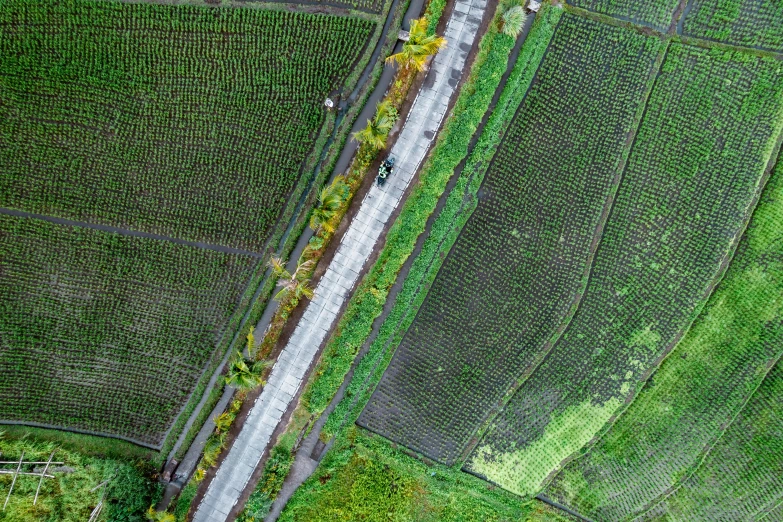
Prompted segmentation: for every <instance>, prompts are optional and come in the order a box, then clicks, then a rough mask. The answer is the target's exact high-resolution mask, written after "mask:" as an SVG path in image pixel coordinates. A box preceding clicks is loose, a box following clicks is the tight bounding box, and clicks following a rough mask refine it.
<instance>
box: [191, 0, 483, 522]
mask: <svg viewBox="0 0 783 522" xmlns="http://www.w3.org/2000/svg"><path fill="white" fill-rule="evenodd" d="M469 12H470V15H469V16H468V17H467V20H466V21H465V22H462V21H460V20H459V19H464V18H465V15H466V14H467V13H469ZM483 13H484V1H483V0H481V2H480V3H479V2H469V3H464V2H458V3H457V6H456V7H455V10H454V13H453V14H452V18H451V20H450V21H449V23H448V24H447V29H446V32H445V36H446V37H447V39H449V41H450V44H451V45H449V47H447V48H446V49H445V50H444V51H441V52H440V53H439V54H438V55H437V56H436V57H435V60H434V61H433V64H432V66H431V69H430V71H429V73H428V76H431V77H432V80H433V81H431V82H429V83H428V82H427V81H425V84H424V86H423V88H422V90H421V91H420V92H419V94H418V96H417V98H416V100H415V101H414V105H413V108H412V109H411V112H410V114H409V115H408V119H407V121H406V122H405V126H404V127H403V130H402V132H401V133H400V136H399V138H398V140H397V143H396V144H395V146H394V147H393V148H392V150H391V154H392V155H394V156H395V157H396V158H397V159H398V163H399V166H398V167H397V172H396V173H395V175H394V176H393V177H392V178H391V179H390V180H389V182H388V183H387V185H386V186H385V187H384V188H383V189H380V188H379V187H377V186H373V188H372V189H371V190H370V192H369V193H368V194H367V196H366V197H365V199H364V201H363V202H362V207H361V209H360V211H359V213H358V214H357V215H356V216H355V218H354V220H353V222H352V223H351V226H350V227H349V230H348V232H347V233H346V235H345V236H344V237H343V241H342V243H341V245H340V249H338V252H337V254H336V256H335V258H334V260H333V262H332V264H331V265H330V267H329V269H327V272H326V274H325V275H324V277H323V278H322V279H321V281H320V282H319V284H318V286H317V288H316V290H315V297H314V299H313V300H312V301H311V302H310V303H308V306H307V308H306V309H305V312H304V315H303V318H302V320H301V321H300V323H299V324H298V325H297V328H296V330H295V331H294V334H293V336H292V337H291V340H290V341H289V343H288V345H287V346H286V348H285V349H284V350H283V353H282V354H281V356H280V357H279V358H278V362H277V363H276V364H275V367H274V368H273V370H272V374H271V375H270V378H269V381H268V383H267V385H266V386H265V387H264V389H263V391H262V393H261V396H260V397H259V399H258V401H257V402H256V404H255V406H254V407H253V409H252V410H251V412H250V414H249V416H248V420H247V421H246V422H245V424H244V425H243V426H242V431H241V432H240V433H239V435H238V436H237V439H236V441H235V443H234V445H233V446H232V447H231V448H230V450H229V451H228V454H227V455H226V457H225V459H224V461H223V463H222V464H221V465H220V467H219V469H218V471H217V473H216V475H215V477H214V479H213V480H212V482H211V483H210V484H209V485H208V488H207V491H206V493H205V495H204V497H203V498H202V501H201V503H200V504H199V506H198V508H197V510H196V513H195V515H194V521H196V522H200V521H202V520H204V521H207V520H208V521H215V520H225V519H226V518H227V517H229V516H230V514H234V513H235V512H236V503H237V501H238V497H239V496H240V495H241V493H242V491H244V490H245V488H246V486H247V484H248V481H249V480H250V477H251V475H252V474H253V472H254V470H255V468H256V467H257V465H258V464H259V462H260V461H261V460H262V457H263V456H264V455H265V454H266V453H267V445H268V442H269V441H270V439H271V437H272V434H273V432H274V431H275V430H276V429H277V427H278V424H279V422H280V420H281V418H282V417H283V414H284V412H285V410H287V409H288V407H289V405H290V404H291V403H292V401H293V399H294V397H295V396H296V394H297V393H298V392H299V389H300V387H301V383H302V381H303V379H304V378H305V376H306V374H307V372H308V369H309V367H310V366H311V364H312V362H313V361H314V359H315V356H316V355H317V353H318V351H319V348H320V346H321V344H322V342H323V340H324V339H325V337H326V335H327V333H328V331H329V329H330V328H331V325H332V324H333V323H334V321H335V319H336V317H337V314H338V312H339V311H340V310H341V308H342V306H343V303H344V302H345V298H346V297H347V295H348V294H349V293H350V291H351V289H352V288H353V287H354V285H355V284H356V281H357V279H358V272H359V271H361V269H362V266H363V265H364V263H365V261H366V259H367V258H368V257H369V255H370V254H371V252H372V250H373V248H374V245H375V243H376V242H377V240H378V237H379V236H380V234H381V232H382V230H383V228H384V227H385V224H386V222H387V221H388V219H389V217H390V215H391V213H392V212H393V211H394V209H395V208H396V207H397V205H398V204H399V201H400V199H401V197H402V195H403V193H404V191H405V188H406V186H407V184H408V182H409V181H410V179H411V178H412V177H413V175H414V173H415V172H416V170H417V169H418V166H419V164H420V163H421V161H422V160H423V158H424V156H425V154H426V153H427V150H428V144H429V143H430V142H431V141H432V140H433V138H434V135H435V132H436V131H437V129H438V127H439V126H440V123H441V122H442V119H443V118H444V116H445V113H446V110H447V106H448V104H449V100H450V98H451V96H452V95H453V94H454V91H455V89H454V87H455V86H456V84H457V81H458V79H459V77H458V76H455V74H454V71H461V70H462V68H463V67H464V61H465V59H466V58H467V54H468V53H467V51H464V50H461V49H463V48H465V46H467V47H468V48H470V47H471V46H472V45H473V42H474V40H475V37H476V32H477V29H478V26H479V23H480V18H481V17H483ZM458 15H459V16H458ZM458 18H459V19H458ZM449 72H451V74H450V75H449V74H447V73H449ZM460 76H461V74H460ZM452 80H454V82H453V83H452Z"/></svg>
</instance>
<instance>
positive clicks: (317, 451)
mask: <svg viewBox="0 0 783 522" xmlns="http://www.w3.org/2000/svg"><path fill="white" fill-rule="evenodd" d="M534 19H535V13H533V15H532V16H529V17H528V19H527V21H526V24H525V27H524V29H523V32H522V33H521V35H520V37H519V39H518V40H517V42H516V44H515V46H514V49H513V50H512V52H511V54H510V55H509V61H508V66H507V68H506V71H505V73H504V74H503V77H502V79H501V81H500V83H499V84H498V87H497V89H496V90H495V94H494V96H493V98H492V101H491V102H490V105H489V109H488V110H487V112H486V113H485V114H484V117H483V118H482V120H481V123H480V124H479V126H478V128H477V130H476V132H475V134H474V135H473V138H472V139H471V142H470V145H469V146H468V153H467V154H466V158H465V159H463V160H462V161H461V162H460V163H459V165H458V166H457V168H456V169H455V171H454V175H453V176H452V177H451V179H450V180H449V182H448V184H447V186H446V189H445V190H444V192H443V196H442V197H441V198H440V199H439V200H438V204H437V206H436V208H435V211H434V212H433V213H432V214H431V215H430V217H429V218H428V220H427V224H426V225H425V230H424V232H423V233H422V234H421V235H420V236H419V238H418V240H417V242H416V246H415V247H414V250H413V252H412V253H411V255H410V256H409V257H408V258H407V260H406V261H405V263H404V264H403V267H402V269H401V270H400V272H399V274H398V276H397V280H396V282H395V284H394V285H393V286H392V287H391V288H390V289H389V293H388V296H387V299H386V303H385V305H384V309H383V312H382V313H381V314H380V315H379V316H378V317H377V318H376V319H375V321H374V322H373V326H372V332H371V333H370V335H369V336H368V337H367V340H366V341H365V342H364V344H363V346H362V348H361V350H360V351H359V353H358V354H357V355H356V358H355V359H354V362H353V364H352V366H351V369H350V370H349V372H348V373H347V374H346V376H345V379H344V380H343V383H342V385H341V386H340V388H339V390H338V391H337V393H336V394H335V396H334V398H333V399H332V401H331V402H330V403H329V406H328V407H327V408H326V409H325V410H324V412H323V413H322V414H321V415H320V417H318V419H317V420H316V421H315V422H314V423H313V427H312V429H311V430H310V432H309V434H308V435H307V437H306V438H305V439H304V440H303V441H302V444H301V446H300V447H299V449H298V451H297V452H296V454H295V460H294V464H293V466H292V468H291V472H290V473H289V475H288V476H287V477H286V480H285V482H284V484H283V486H282V489H281V490H280V493H279V494H278V495H277V497H276V499H275V501H274V504H273V506H272V508H271V511H270V514H269V515H268V516H267V518H266V519H265V520H266V522H274V521H275V520H276V519H277V517H278V516H279V515H280V513H281V512H282V510H283V508H284V507H285V504H286V503H287V501H288V499H289V498H290V497H291V496H292V495H293V494H294V492H295V491H296V489H297V488H298V487H299V486H300V485H301V484H302V483H303V482H304V481H305V480H307V478H308V477H309V476H310V475H311V474H312V473H313V472H314V471H315V469H316V467H317V465H318V463H319V462H320V461H321V459H322V458H323V456H324V455H325V454H326V452H327V451H328V450H329V449H330V448H331V445H332V441H330V442H329V443H327V444H326V445H324V444H323V443H320V444H319V440H320V434H321V429H322V428H323V426H324V424H325V423H326V420H327V418H328V417H329V415H330V414H331V413H332V411H334V408H335V407H336V406H337V404H338V403H339V402H340V401H342V400H343V397H344V396H345V391H346V389H347V387H348V384H349V383H350V382H351V379H352V378H353V374H354V371H355V369H356V366H357V365H358V364H359V362H360V361H361V360H362V359H363V357H364V356H365V355H366V354H367V352H368V350H369V348H370V345H371V344H372V342H373V341H374V340H375V338H376V337H377V336H378V333H379V332H380V328H381V325H382V324H383V323H384V321H385V320H386V318H387V317H388V316H389V314H390V312H391V310H392V308H393V307H394V304H395V300H396V298H397V295H398V294H399V292H400V290H401V289H402V286H403V282H404V281H405V279H406V277H407V275H408V272H409V271H410V269H411V266H412V265H413V262H414V260H415V259H416V258H417V257H418V255H419V254H420V253H421V249H422V247H423V245H424V242H425V241H426V240H427V238H428V236H429V235H430V231H431V229H432V225H433V223H434V222H435V221H436V220H437V219H439V217H440V212H441V210H442V209H443V207H444V206H445V204H446V200H447V199H448V197H449V194H451V191H452V189H453V188H454V186H455V185H456V184H457V180H458V179H459V177H460V176H461V174H462V171H463V169H464V167H465V162H466V161H467V158H468V157H470V155H471V153H472V152H473V150H474V148H475V146H476V143H477V142H478V138H479V136H480V135H481V132H482V131H483V129H484V127H485V125H486V123H487V120H488V119H489V117H490V115H491V114H492V112H493V110H494V108H495V106H496V105H497V102H498V99H499V98H500V94H501V93H502V92H503V88H504V87H505V85H506V81H507V79H508V77H509V75H510V74H511V71H512V69H513V68H514V64H515V62H516V58H517V56H518V55H519V51H520V49H521V47H522V44H523V43H524V40H525V37H526V35H527V33H528V31H529V30H530V27H531V26H532V25H533V21H534ZM471 177H472V176H471ZM468 185H469V184H468ZM465 197H467V189H466V191H465ZM466 202H467V200H465V201H464V202H463V206H462V207H460V210H459V211H458V214H461V212H462V210H463V209H464V206H465V204H466ZM455 220H456V218H455ZM443 241H445V238H444V239H443V240H442V241H441V243H440V245H442V244H443ZM438 250H439V251H440V246H439V247H438ZM433 261H434V259H432V260H431V261H430V266H431V265H432V262H433ZM426 271H427V272H428V271H429V269H427V270H426ZM422 286H423V285H422V284H421V283H420V284H419V286H418V289H417V290H416V294H418V293H419V292H420V291H421V290H422ZM414 297H415V296H414ZM404 319H405V316H403V318H402V320H404ZM402 320H401V321H402ZM389 345H390V342H387V343H386V346H385V347H384V350H383V352H382V353H381V354H380V356H379V358H378V362H376V367H377V364H379V363H380V360H381V359H382V358H383V354H384V353H385V352H386V349H388V347H389ZM371 373H372V372H371ZM366 384H367V381H366V380H365V382H364V386H366ZM359 398H360V395H356V396H355V397H354V399H353V401H352V405H351V407H350V408H349V410H352V409H353V407H354V406H355V405H356V402H357V401H358V400H359Z"/></svg>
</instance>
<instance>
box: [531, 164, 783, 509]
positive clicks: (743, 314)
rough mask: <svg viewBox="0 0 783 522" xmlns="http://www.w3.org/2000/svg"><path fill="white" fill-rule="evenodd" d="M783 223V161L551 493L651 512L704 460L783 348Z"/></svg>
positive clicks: (574, 502)
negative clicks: (720, 274)
mask: <svg viewBox="0 0 783 522" xmlns="http://www.w3.org/2000/svg"><path fill="white" fill-rule="evenodd" d="M782 222H783V165H780V166H779V167H778V169H777V172H776V173H775V174H774V176H773V177H772V178H771V179H770V181H769V182H768V183H767V186H766V187H765V189H764V195H763V197H762V199H761V201H760V202H759V204H758V206H757V208H756V211H755V213H754V214H753V218H752V221H751V223H750V225H749V227H748V230H747V232H746V233H745V235H744V237H743V239H742V242H741V243H740V245H739V247H738V248H737V253H736V254H735V256H734V260H733V261H732V264H731V266H730V268H729V270H728V272H727V273H726V275H725V276H724V278H723V281H722V282H721V284H720V286H719V287H718V288H717V289H716V291H715V293H713V295H712V296H711V297H710V300H709V302H708V303H707V306H706V307H705V309H704V311H703V312H702V314H701V315H700V316H699V318H698V319H697V321H696V322H695V324H694V325H693V327H692V328H691V329H690V330H689V331H688V333H687V334H686V335H685V337H684V338H683V340H682V341H681V342H680V343H679V344H678V345H677V348H676V349H675V350H674V351H673V352H672V354H671V355H670V356H669V357H668V358H667V359H666V360H665V361H664V362H663V364H662V365H661V367H660V368H659V369H658V370H657V371H656V372H655V373H654V374H653V375H652V377H650V379H649V380H648V381H647V383H645V386H644V388H643V390H642V391H641V392H640V394H639V396H638V397H637V399H636V400H635V401H634V402H633V404H632V405H631V406H630V407H629V408H628V410H627V411H626V412H625V414H623V416H622V417H620V418H619V420H618V421H617V423H616V424H615V425H614V426H613V427H612V429H611V430H610V431H609V432H608V433H607V434H606V435H605V436H604V437H603V438H602V439H601V441H600V442H599V443H598V444H596V446H595V447H593V448H592V449H591V450H590V452H589V453H587V454H586V455H585V456H584V457H581V458H579V459H577V460H575V461H574V462H572V463H571V464H569V465H568V466H566V467H565V468H564V469H563V471H561V472H560V473H559V474H558V475H557V476H556V477H555V479H554V481H553V482H552V484H551V485H550V486H549V487H548V488H547V490H546V495H547V496H548V497H550V498H553V499H555V500H557V501H558V502H560V503H562V504H565V505H567V506H569V507H571V508H572V509H574V510H576V511H577V512H579V513H581V514H583V515H586V516H588V517H590V518H592V519H595V520H620V519H624V518H629V517H631V516H633V515H639V514H641V513H643V512H645V511H647V510H648V509H649V508H650V507H651V506H652V505H653V504H655V503H656V502H657V501H658V500H660V497H661V496H662V495H664V494H665V493H666V492H667V491H669V490H670V489H671V488H673V487H675V486H676V485H677V484H679V483H680V482H681V480H682V473H683V472H684V470H692V469H694V468H695V467H697V466H698V464H699V463H700V461H701V459H702V458H703V457H704V455H705V453H706V452H707V451H708V450H709V449H710V448H711V447H712V445H713V444H715V442H716V441H717V440H718V439H719V438H720V437H721V436H722V435H723V431H724V429H725V428H726V426H728V425H730V424H731V422H732V421H733V420H734V418H735V416H736V415H737V414H738V413H739V412H740V410H742V408H743V407H744V406H745V403H746V401H747V400H748V399H749V397H750V396H751V394H752V393H753V392H754V390H756V388H757V387H758V386H759V385H760V384H761V382H762V381H763V380H764V378H765V376H766V375H767V372H768V371H769V368H771V367H772V366H774V364H775V361H777V360H778V359H779V358H780V357H781V354H783V227H781V226H780V224H781V223H782ZM773 474H774V473H773ZM691 515H693V513H691ZM687 519H688V520H691V519H692V518H691V517H690V516H689V517H687Z"/></svg>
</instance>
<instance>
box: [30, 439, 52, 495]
mask: <svg viewBox="0 0 783 522" xmlns="http://www.w3.org/2000/svg"><path fill="white" fill-rule="evenodd" d="M55 451H56V450H55ZM53 458H54V451H52V454H51V455H49V462H47V463H46V467H45V468H44V470H43V471H42V472H41V480H39V481H38V488H37V489H36V490H35V498H34V499H33V505H35V503H36V502H38V493H39V492H40V491H41V484H43V479H44V477H45V476H46V470H48V469H49V464H51V463H52V459H53Z"/></svg>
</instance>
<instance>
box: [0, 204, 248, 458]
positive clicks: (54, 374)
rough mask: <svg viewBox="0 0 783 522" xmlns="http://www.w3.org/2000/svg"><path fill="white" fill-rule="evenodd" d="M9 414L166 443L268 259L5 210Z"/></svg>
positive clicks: (0, 317)
mask: <svg viewBox="0 0 783 522" xmlns="http://www.w3.org/2000/svg"><path fill="white" fill-rule="evenodd" d="M0 258H2V260H3V261H2V270H3V277H2V279H0V288H2V292H0V302H2V305H0V308H2V310H3V313H2V314H0V332H2V338H3V350H2V353H3V357H2V358H0V372H2V374H3V375H4V376H5V378H4V379H3V384H2V387H0V418H2V420H4V421H34V422H36V423H44V424H50V425H64V426H68V427H73V428H79V429H82V430H89V431H93V432H104V433H111V434H117V435H123V436H126V437H132V438H134V439H136V440H139V441H142V442H144V443H146V444H149V445H153V446H155V445H157V444H159V442H160V440H161V438H162V436H163V435H164V434H165V432H166V429H167V428H168V426H169V425H170V424H171V422H172V421H173V419H174V417H175V416H176V415H177V414H178V413H179V409H180V408H181V406H182V404H183V403H184V401H185V400H186V399H187V397H188V395H189V394H190V392H191V391H192V389H193V380H194V379H193V378H194V376H198V375H199V374H200V372H201V370H202V369H203V367H204V365H205V364H206V362H207V360H208V359H209V358H210V356H211V355H212V352H213V351H214V348H215V345H216V344H217V341H218V338H219V336H220V334H222V332H223V329H224V328H225V327H226V323H227V321H228V319H229V317H230V316H231V314H232V313H233V312H234V308H235V306H236V303H237V301H238V299H239V297H240V296H241V295H242V293H243V292H244V290H245V285H246V281H247V278H248V277H249V273H250V270H251V269H252V268H253V267H254V266H255V263H256V259H254V258H252V257H249V256H244V255H236V254H225V253H220V252H212V251H208V250H201V249H198V248H193V247H186V246H182V245H176V244H173V243H170V242H167V241H157V240H154V239H146V238H136V237H128V236H120V235H117V234H110V233H106V232H101V231H97V230H92V229H88V228H81V227H71V226H64V225H55V224H52V223H47V222H45V221H39V220H31V219H26V218H19V217H12V216H3V215H0Z"/></svg>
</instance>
